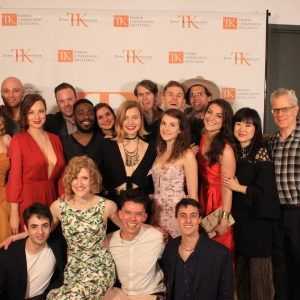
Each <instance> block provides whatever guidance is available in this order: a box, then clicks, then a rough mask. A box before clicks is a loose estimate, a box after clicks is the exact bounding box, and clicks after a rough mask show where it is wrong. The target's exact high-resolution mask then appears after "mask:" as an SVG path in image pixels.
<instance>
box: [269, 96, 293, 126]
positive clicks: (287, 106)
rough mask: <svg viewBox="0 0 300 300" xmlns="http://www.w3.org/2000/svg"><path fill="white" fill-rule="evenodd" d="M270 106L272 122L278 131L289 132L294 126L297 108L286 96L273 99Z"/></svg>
mask: <svg viewBox="0 0 300 300" xmlns="http://www.w3.org/2000/svg"><path fill="white" fill-rule="evenodd" d="M271 106H272V112H273V113H272V114H273V120H274V123H275V124H276V125H277V126H278V128H279V130H290V129H293V128H294V127H295V126H296V122H297V114H298V111H299V106H298V105H295V104H294V103H293V102H292V100H291V99H290V98H289V96H288V95H283V96H280V97H278V98H275V99H273V100H272V103H271Z"/></svg>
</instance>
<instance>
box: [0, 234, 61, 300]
mask: <svg viewBox="0 0 300 300" xmlns="http://www.w3.org/2000/svg"><path fill="white" fill-rule="evenodd" d="M25 242H26V238H25V239H22V240H19V241H16V242H14V243H12V244H11V245H10V246H9V248H8V250H4V249H0V299H5V300H24V298H25V294H26V288H27V264H26V254H25ZM47 243H48V245H49V246H50V248H51V249H52V251H53V254H54V256H55V258H56V269H55V271H54V273H53V276H52V278H51V281H50V284H49V287H48V288H47V289H46V291H45V292H44V294H43V295H41V298H40V299H46V295H47V293H48V292H49V291H50V290H51V289H54V288H58V287H60V286H61V285H62V284H63V273H64V267H65V265H66V262H67V251H66V242H65V240H64V238H63V237H57V236H52V237H49V239H48V241H47Z"/></svg>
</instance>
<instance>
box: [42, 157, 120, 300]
mask: <svg viewBox="0 0 300 300" xmlns="http://www.w3.org/2000/svg"><path fill="white" fill-rule="evenodd" d="M101 181H102V180H101V175H100V173H99V171H98V169H97V166H96V164H95V163H94V161H93V160H92V159H90V158H88V157H87V156H77V157H74V158H72V159H71V160H70V162H69V164H68V165H67V167H66V170H65V173H64V177H63V184H64V188H65V196H64V197H62V198H61V199H58V200H56V201H55V202H53V204H52V205H51V207H50V209H51V213H52V215H53V229H54V228H55V227H56V226H57V224H58V223H59V222H61V225H62V232H63V235H64V237H65V239H66V241H67V244H68V262H67V265H66V268H65V272H64V284H63V285H62V286H61V287H60V288H58V289H54V290H52V291H50V293H49V294H48V296H47V299H102V296H103V295H104V293H105V291H106V290H107V289H108V288H110V287H112V286H113V284H114V281H115V266H114V262H113V260H112V257H111V255H110V253H109V252H107V250H106V249H105V248H104V246H103V242H104V238H105V235H106V224H107V219H108V218H109V219H111V220H112V221H113V222H114V223H115V224H116V225H117V226H120V220H119V218H118V216H117V206H116V204H115V203H114V202H113V201H110V200H107V199H104V198H102V197H99V196H97V195H96V193H99V191H100V186H101Z"/></svg>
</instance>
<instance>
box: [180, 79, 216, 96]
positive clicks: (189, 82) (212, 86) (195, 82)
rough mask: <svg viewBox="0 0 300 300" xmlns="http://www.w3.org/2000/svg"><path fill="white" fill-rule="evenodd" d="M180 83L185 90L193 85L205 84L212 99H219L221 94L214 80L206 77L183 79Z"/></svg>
mask: <svg viewBox="0 0 300 300" xmlns="http://www.w3.org/2000/svg"><path fill="white" fill-rule="evenodd" d="M182 85H183V86H184V88H185V91H186V92H187V91H188V90H189V89H190V88H191V87H192V86H195V85H202V86H205V87H206V88H207V89H208V90H209V91H210V93H211V98H212V100H214V99H219V98H220V96H221V93H220V89H219V87H218V86H217V85H216V84H215V83H214V82H212V81H209V80H206V79H201V78H192V79H188V80H185V81H183V82H182Z"/></svg>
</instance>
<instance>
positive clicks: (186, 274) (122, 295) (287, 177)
mask: <svg viewBox="0 0 300 300" xmlns="http://www.w3.org/2000/svg"><path fill="white" fill-rule="evenodd" d="M54 92H55V98H56V102H57V105H58V108H59V112H58V113H56V114H48V115H47V114H46V109H47V106H46V101H45V100H44V99H43V97H42V96H41V95H39V94H27V95H26V96H25V97H24V88H23V85H22V83H21V81H20V80H19V79H17V78H15V77H8V78H6V79H5V80H4V81H3V82H2V85H1V96H2V99H3V102H4V105H3V106H2V107H1V115H0V147H1V148H2V149H1V156H0V170H1V177H2V178H1V180H2V190H1V191H0V192H1V194H0V195H1V199H0V242H1V241H3V245H5V246H7V245H8V244H9V243H11V242H12V244H11V245H10V246H9V249H8V250H6V251H7V252H6V251H5V250H1V251H0V296H1V295H5V297H6V298H7V299H43V298H39V297H46V294H47V299H102V298H103V297H104V299H165V297H167V299H198V298H199V299H200V298H203V299H233V297H234V296H233V294H234V288H233V270H234V274H235V283H236V284H235V289H236V292H237V297H238V299H242V300H244V299H249V300H250V299H251V300H255V299H273V298H274V297H275V299H299V297H300V289H299V287H298V280H299V279H300V226H299V225H300V224H299V220H300V216H299V213H300V191H299V189H300V182H299V181H300V178H299V170H300V169H299V168H300V166H299V163H300V162H299V159H298V157H299V155H298V154H299V152H298V151H299V150H300V144H299V138H298V135H299V130H300V128H299V126H300V125H299V122H298V120H297V113H298V109H299V108H298V100H297V97H296V95H295V93H294V91H293V90H287V89H278V90H276V91H274V92H273V94H272V95H271V106H272V114H273V118H274V122H275V123H276V125H277V126H278V128H279V131H278V133H276V134H274V135H273V136H271V137H270V138H269V139H266V138H264V137H263V134H262V125H261V120H260V117H259V114H258V113H257V111H255V110H254V109H251V108H242V109H240V110H238V111H237V112H236V113H235V114H234V113H233V110H232V108H231V105H230V103H228V102H227V101H225V100H223V99H220V91H219V88H218V87H217V86H216V85H215V84H214V83H213V82H212V81H209V80H205V79H204V78H202V77H197V78H193V79H189V80H186V81H184V82H182V83H179V82H177V81H170V82H169V83H168V84H167V85H166V86H165V87H164V89H163V91H162V97H161V101H162V103H161V105H160V106H159V105H158V103H157V101H156V99H157V94H158V88H157V85H156V84H155V83H154V82H152V81H150V80H142V81H141V82H139V83H138V84H137V85H136V87H135V89H134V94H135V96H136V98H137V99H136V100H126V101H124V102H123V103H122V104H121V106H120V107H119V108H118V110H117V113H116V114H115V112H114V110H113V109H112V108H111V107H110V106H109V105H108V104H106V103H99V104H97V105H96V106H95V107H94V106H93V103H92V102H90V101H89V100H87V99H77V98H76V90H75V89H74V87H73V86H72V85H70V84H68V83H62V84H60V85H58V86H57V87H56V88H55V90H54ZM298 149H299V150H298ZM99 171H100V172H99ZM7 174H8V176H6V175H7ZM6 177H7V183H6ZM36 202H38V203H36ZM49 208H50V211H51V213H50V211H49ZM215 214H217V224H216V225H215V226H213V227H212V228H211V229H210V230H209V231H208V232H204V231H203V230H200V229H201V221H202V220H203V218H204V217H207V218H209V217H211V216H212V215H215ZM232 216H233V218H234V220H235V224H234V225H233V226H231V224H230V222H229V220H230V219H231V217H232ZM59 223H60V224H61V230H60V226H57V225H58V224H59ZM118 228H120V229H118ZM51 231H52V233H51V234H50V232H51ZM160 231H162V232H163V233H164V235H165V236H167V235H168V236H169V240H170V241H169V242H168V244H167V245H165V243H164V238H163V234H162V232H160ZM61 232H62V234H63V236H62V235H61ZM109 232H110V233H111V234H109V236H108V237H106V238H105V235H106V233H109ZM49 235H50V238H49V239H48V237H49ZM19 239H20V240H19ZM47 239H48V242H47ZM17 240H18V241H17ZM52 240H53V241H54V242H52ZM65 241H66V243H67V245H65ZM56 245H59V249H60V252H61V253H58V252H59V251H58V252H57V247H56ZM106 246H107V247H108V250H107V249H106ZM66 248H68V255H67V257H66ZM51 249H52V250H51ZM18 251H19V252H18ZM24 254H25V255H24ZM14 255H15V256H18V257H20V261H19V264H21V260H23V262H22V264H23V265H24V266H23V268H24V270H23V271H24V272H25V273H26V267H27V276H25V273H24V274H22V276H23V277H22V278H20V280H21V279H22V285H21V286H22V288H21V289H16V287H15V284H16V283H18V281H16V282H14V281H13V274H15V272H16V271H15V270H16V269H15V268H16V267H17V264H16V260H15V259H12V258H11V256H14ZM45 255H47V257H49V259H48V258H47V263H45V258H44V257H45ZM43 261H44V262H43ZM48 261H49V263H48ZM55 261H56V263H55ZM40 264H41V266H40ZM37 266H39V267H37ZM115 267H116V272H115ZM63 269H64V272H63ZM116 274H117V278H118V281H119V283H120V284H119V286H121V288H118V285H115V287H113V286H114V284H115V276H116ZM1 293H2V294H1Z"/></svg>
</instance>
